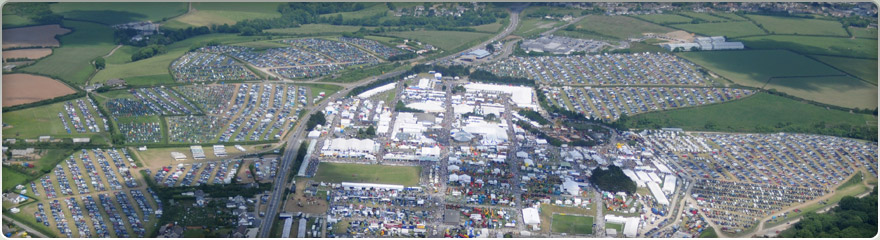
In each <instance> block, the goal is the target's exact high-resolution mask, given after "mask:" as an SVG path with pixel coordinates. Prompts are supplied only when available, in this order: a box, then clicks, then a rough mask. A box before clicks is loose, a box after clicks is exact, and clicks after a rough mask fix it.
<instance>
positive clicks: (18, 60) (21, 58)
mask: <svg viewBox="0 0 880 240" xmlns="http://www.w3.org/2000/svg"><path fill="white" fill-rule="evenodd" d="M28 60H31V59H30V58H26V57H17V58H5V59H3V62H21V61H28Z"/></svg>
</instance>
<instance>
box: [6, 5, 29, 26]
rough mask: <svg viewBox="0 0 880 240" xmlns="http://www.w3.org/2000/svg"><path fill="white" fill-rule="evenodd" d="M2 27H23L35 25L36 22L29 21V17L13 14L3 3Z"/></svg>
mask: <svg viewBox="0 0 880 240" xmlns="http://www.w3.org/2000/svg"><path fill="white" fill-rule="evenodd" d="M2 12H3V21H2V22H3V28H13V27H23V26H30V25H36V24H37V23H36V22H34V21H31V19H29V18H27V17H22V16H19V15H15V13H14V12H13V11H12V8H10V7H9V6H8V5H5V6H4V8H3V11H2Z"/></svg>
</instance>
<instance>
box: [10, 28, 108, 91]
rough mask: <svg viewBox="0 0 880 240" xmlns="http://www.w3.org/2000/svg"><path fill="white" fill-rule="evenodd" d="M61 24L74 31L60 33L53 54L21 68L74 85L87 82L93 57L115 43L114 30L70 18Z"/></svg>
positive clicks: (106, 51)
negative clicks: (59, 42) (59, 45)
mask: <svg viewBox="0 0 880 240" xmlns="http://www.w3.org/2000/svg"><path fill="white" fill-rule="evenodd" d="M62 25H63V26H64V27H69V28H73V29H74V31H73V32H72V33H69V34H66V35H64V36H61V38H60V39H61V47H59V48H55V49H54V51H55V53H53V54H52V55H51V56H49V57H46V58H43V59H41V60H39V61H37V62H36V63H34V64H32V65H29V66H27V67H24V68H22V69H21V70H22V71H24V72H33V73H41V74H45V75H49V76H54V77H56V78H57V79H61V80H64V81H66V82H69V83H73V84H84V83H85V82H86V81H87V80H88V78H89V75H90V74H91V73H92V72H94V71H95V67H94V65H92V64H91V63H90V62H91V60H92V59H95V58H96V57H98V56H103V55H106V54H107V53H108V52H110V50H111V49H113V47H114V46H115V45H114V44H113V29H111V28H109V27H107V26H104V25H100V24H96V23H90V22H77V21H68V20H65V21H64V22H63V24H62ZM4 36H6V35H5V34H4Z"/></svg>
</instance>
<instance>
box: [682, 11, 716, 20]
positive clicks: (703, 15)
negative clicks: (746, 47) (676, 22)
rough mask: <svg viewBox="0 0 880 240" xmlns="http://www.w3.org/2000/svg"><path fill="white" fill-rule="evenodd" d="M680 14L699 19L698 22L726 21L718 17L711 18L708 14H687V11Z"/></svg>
mask: <svg viewBox="0 0 880 240" xmlns="http://www.w3.org/2000/svg"><path fill="white" fill-rule="evenodd" d="M681 14H684V15H687V16H688V17H690V18H693V19H700V20H703V21H707V22H724V21H727V19H726V18H720V17H716V16H712V15H710V14H708V13H698V12H688V11H684V12H681Z"/></svg>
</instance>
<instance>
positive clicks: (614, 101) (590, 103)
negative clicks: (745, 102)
mask: <svg viewBox="0 0 880 240" xmlns="http://www.w3.org/2000/svg"><path fill="white" fill-rule="evenodd" d="M544 92H545V95H547V96H548V98H552V102H554V103H555V104H556V105H557V106H560V107H563V108H566V109H569V110H570V111H575V112H580V113H583V114H584V115H585V116H587V117H589V118H591V119H612V120H613V119H617V118H619V117H620V116H621V115H622V114H627V115H630V116H631V115H635V114H639V113H644V112H650V111H659V110H668V109H673V108H680V107H691V106H698V105H705V104H712V103H720V102H725V101H731V100H736V99H740V98H743V97H746V96H750V95H751V94H754V91H753V90H748V89H737V88H675V87H608V88H591V87H587V88H580V87H549V88H545V89H544ZM567 103H570V105H571V106H570V107H569V106H568V105H569V104H567Z"/></svg>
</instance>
